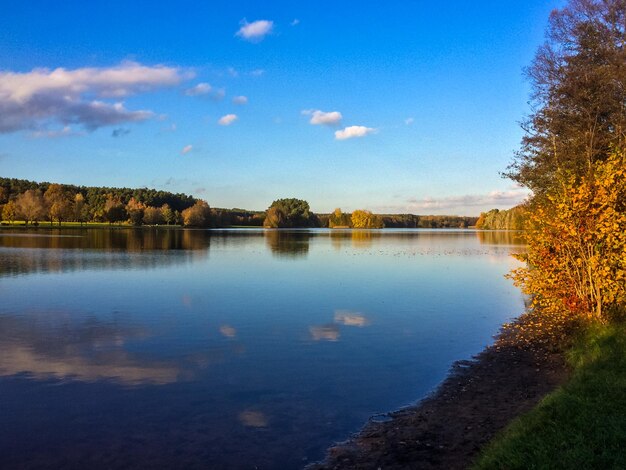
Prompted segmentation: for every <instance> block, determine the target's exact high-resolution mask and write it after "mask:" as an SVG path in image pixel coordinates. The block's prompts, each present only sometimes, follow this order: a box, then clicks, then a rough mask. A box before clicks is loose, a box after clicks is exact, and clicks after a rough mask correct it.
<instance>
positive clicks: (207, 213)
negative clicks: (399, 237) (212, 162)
mask: <svg viewBox="0 0 626 470" xmlns="http://www.w3.org/2000/svg"><path fill="white" fill-rule="evenodd" d="M490 213H491V212H490ZM0 216H1V219H2V220H4V221H5V222H9V223H13V222H14V221H23V222H25V223H26V224H35V225H37V224H38V223H40V222H44V221H46V222H50V223H59V224H61V223H62V222H78V223H81V224H82V223H87V222H100V223H109V224H130V225H135V226H140V225H185V226H191V227H210V228H219V227H232V226H255V227H261V226H265V227H268V228H301V227H330V228H383V227H390V228H467V227H471V226H474V225H476V223H477V220H478V218H477V217H459V216H446V215H428V216H424V215H414V214H373V213H371V212H370V211H367V210H355V211H353V212H352V213H342V212H341V210H340V209H336V210H335V211H334V212H333V213H331V214H314V213H313V212H312V211H311V210H310V208H309V204H308V202H307V201H304V200H301V199H295V198H291V199H278V200H276V201H274V202H273V203H272V204H271V205H270V207H269V208H268V209H267V210H266V211H249V210H245V209H237V208H235V209H221V208H212V207H210V206H209V204H208V203H207V202H205V201H203V200H201V199H197V198H194V197H192V196H189V195H187V194H182V193H171V192H168V191H161V190H156V189H149V188H135V189H133V188H109V187H95V186H76V185H71V184H58V183H48V182H44V183H37V182H34V181H28V180H22V179H16V178H0Z"/></svg>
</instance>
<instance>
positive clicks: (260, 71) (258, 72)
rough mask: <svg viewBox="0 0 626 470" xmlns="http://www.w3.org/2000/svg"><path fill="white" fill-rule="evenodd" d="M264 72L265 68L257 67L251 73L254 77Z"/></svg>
mask: <svg viewBox="0 0 626 470" xmlns="http://www.w3.org/2000/svg"><path fill="white" fill-rule="evenodd" d="M264 73H265V70H263V69H255V70H253V71H252V72H250V75H252V76H253V77H260V76H261V75H263V74H264Z"/></svg>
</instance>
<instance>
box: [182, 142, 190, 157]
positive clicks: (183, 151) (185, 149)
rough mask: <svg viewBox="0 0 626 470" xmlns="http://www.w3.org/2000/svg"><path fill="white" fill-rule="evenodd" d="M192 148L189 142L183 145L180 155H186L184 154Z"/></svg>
mask: <svg viewBox="0 0 626 470" xmlns="http://www.w3.org/2000/svg"><path fill="white" fill-rule="evenodd" d="M192 150H193V145H191V144H189V145H185V146H184V147H183V149H182V150H181V151H180V154H181V155H186V154H188V153H189V152H191V151H192Z"/></svg>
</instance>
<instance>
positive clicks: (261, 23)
mask: <svg viewBox="0 0 626 470" xmlns="http://www.w3.org/2000/svg"><path fill="white" fill-rule="evenodd" d="M272 29H274V22H273V21H269V20H257V21H253V22H252V23H248V20H246V19H245V18H244V19H243V20H241V27H240V28H239V30H238V31H237V32H236V33H235V35H236V36H239V37H240V38H242V39H245V40H246V41H250V42H259V41H262V40H263V39H264V38H265V36H267V35H268V34H270V33H271V32H272Z"/></svg>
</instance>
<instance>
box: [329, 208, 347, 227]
mask: <svg viewBox="0 0 626 470" xmlns="http://www.w3.org/2000/svg"><path fill="white" fill-rule="evenodd" d="M350 226H352V220H351V217H350V214H344V213H343V212H341V209H339V208H337V209H335V210H334V211H333V213H332V214H330V217H329V218H328V227H329V228H335V227H350Z"/></svg>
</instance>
